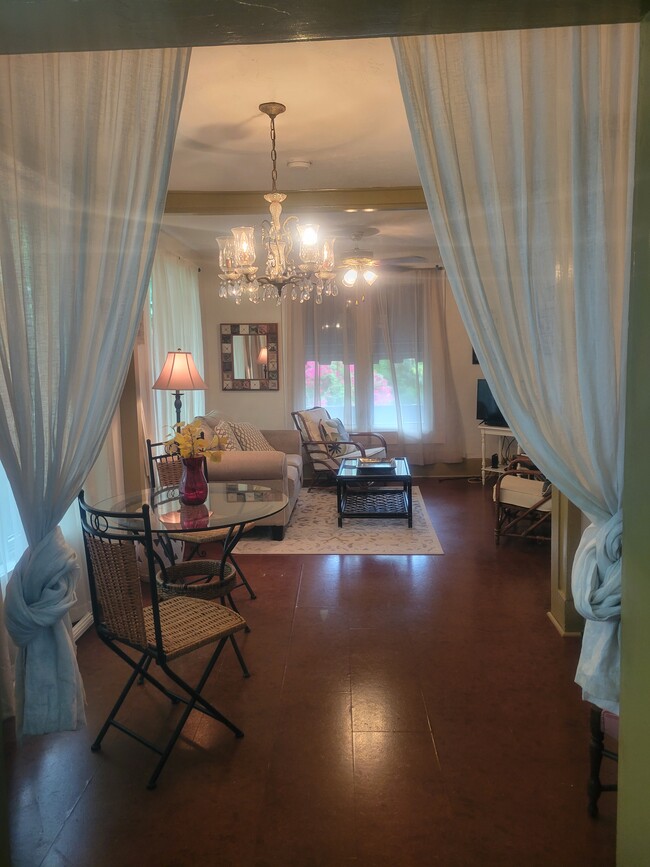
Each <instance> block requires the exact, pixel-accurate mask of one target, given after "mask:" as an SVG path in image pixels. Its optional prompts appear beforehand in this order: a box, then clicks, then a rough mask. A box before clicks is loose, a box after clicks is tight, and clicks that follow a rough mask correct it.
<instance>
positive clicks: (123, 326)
mask: <svg viewBox="0 0 650 867" xmlns="http://www.w3.org/2000/svg"><path fill="white" fill-rule="evenodd" d="M188 63H189V50H185V49H183V50H176V49H166V50H155V51H125V52H93V53H84V54H56V55H29V56H18V55H17V56H5V57H0V368H1V375H0V456H1V458H2V463H3V464H4V467H5V470H6V472H7V476H8V478H9V479H10V481H11V485H12V489H13V492H14V495H15V498H16V502H17V504H18V508H19V511H20V515H21V518H22V522H23V526H24V528H25V532H26V535H27V541H28V545H29V547H28V548H27V550H26V551H25V553H24V554H23V556H22V557H21V559H20V560H19V562H18V563H17V564H16V566H15V568H14V571H13V574H12V577H11V580H10V582H9V585H8V588H7V596H6V600H5V618H6V622H7V628H8V629H9V632H10V634H11V637H12V638H13V640H14V642H15V643H16V644H17V645H18V647H19V655H18V659H17V662H16V726H17V731H18V734H19V736H20V735H23V734H41V733H44V732H48V731H56V730H61V729H73V728H76V727H77V726H79V725H80V724H81V723H82V722H83V720H84V711H83V687H82V683H81V678H80V676H79V671H78V667H77V663H76V658H75V650H74V645H73V643H72V640H71V628H70V617H69V610H70V607H71V606H72V604H73V603H74V589H75V583H76V578H77V573H78V565H77V562H76V556H75V554H74V551H73V550H72V549H71V548H70V546H69V545H67V544H66V543H65V541H64V539H63V536H62V533H61V530H60V529H59V527H58V526H57V525H58V523H59V521H60V520H61V518H62V517H63V515H64V514H65V512H66V510H67V509H68V507H69V505H70V503H71V502H72V500H73V499H74V497H75V496H76V494H77V492H78V490H79V488H80V487H81V484H82V482H83V481H84V479H85V478H86V476H87V475H88V472H89V470H90V468H91V466H92V464H93V463H94V461H95V459H96V458H97V455H98V453H99V451H100V447H101V445H102V442H103V440H104V438H105V437H106V433H107V431H108V427H109V424H110V421H111V419H112V417H113V414H114V412H115V408H116V405H117V402H118V399H119V396H120V393H121V389H122V385H123V383H124V379H125V376H126V372H127V369H128V364H129V360H130V357H131V351H132V348H133V343H134V339H135V334H136V330H137V325H138V322H139V319H140V314H141V311H142V304H143V301H144V297H145V294H146V287H147V285H148V280H149V273H150V269H151V263H152V260H153V252H154V248H155V243H156V238H157V233H158V228H159V225H160V217H161V215H162V210H163V207H164V198H165V193H166V186H167V179H168V174H169V163H170V159H171V152H172V148H173V142H174V137H175V132H176V126H177V122H178V115H179V111H180V104H181V101H182V95H183V89H184V85H185V79H186V75H187V66H188Z"/></svg>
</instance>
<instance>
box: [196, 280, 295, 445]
mask: <svg viewBox="0 0 650 867" xmlns="http://www.w3.org/2000/svg"><path fill="white" fill-rule="evenodd" d="M218 270H219V269H218V268H217V266H216V265H212V264H210V265H202V266H201V273H200V274H199V290H200V294H201V315H202V317H203V354H204V360H205V372H206V379H205V381H206V382H207V384H208V390H207V391H206V393H205V408H206V411H207V412H209V411H210V410H219V412H221V413H223V415H225V416H227V417H228V418H232V419H236V420H237V421H248V422H251V423H252V424H255V425H257V427H260V428H265V429H268V430H273V429H276V428H279V429H280V428H292V427H293V422H292V420H291V416H290V414H289V413H290V411H291V409H293V407H289V406H288V395H287V388H286V384H285V380H284V375H285V371H286V363H285V354H286V351H287V347H286V346H285V341H284V334H283V327H282V307H280V306H279V305H278V304H276V303H275V302H271V301H266V302H260V303H259V304H251V303H250V301H242V303H241V304H235V302H234V301H231V300H230V299H224V298H219V277H218ZM244 322H278V323H279V329H278V331H279V334H278V337H279V341H280V388H279V390H278V391H277V392H273V391H254V392H250V391H223V390H222V388H221V358H220V338H219V334H220V326H221V324H222V323H231V324H232V323H244Z"/></svg>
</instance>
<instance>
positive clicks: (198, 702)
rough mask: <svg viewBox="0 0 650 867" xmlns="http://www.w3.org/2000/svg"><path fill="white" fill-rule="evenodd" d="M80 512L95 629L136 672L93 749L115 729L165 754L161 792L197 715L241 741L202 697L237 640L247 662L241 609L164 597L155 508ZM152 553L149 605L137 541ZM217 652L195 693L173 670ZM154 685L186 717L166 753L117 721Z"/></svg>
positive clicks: (82, 502) (153, 781)
mask: <svg viewBox="0 0 650 867" xmlns="http://www.w3.org/2000/svg"><path fill="white" fill-rule="evenodd" d="M79 510H80V513H81V526H82V531H83V537H84V547H85V551H86V560H87V564H88V579H89V584H90V596H91V601H92V610H93V619H94V625H95V629H96V630H97V634H98V635H99V637H100V639H101V640H102V641H103V642H104V644H106V645H107V647H109V648H110V650H112V651H113V652H114V653H115V654H116V655H117V656H118V657H119V658H120V659H122V660H123V661H124V662H125V663H126V664H127V665H128V666H129V668H131V670H132V671H131V674H130V676H129V678H128V680H127V682H126V684H125V686H124V688H123V690H122V692H121V693H120V695H119V697H118V699H117V701H116V702H115V704H114V706H113V708H112V710H111V712H110V713H109V715H108V717H107V718H106V720H105V722H104V724H103V726H102V728H101V730H100V731H99V734H98V735H97V737H96V738H95V741H94V743H93V744H92V747H91V749H92V750H93V751H97V750H99V749H100V748H101V744H102V740H103V738H104V735H105V734H106V732H107V731H108V729H109V728H110V727H111V726H113V727H115V728H117V729H119V730H120V731H122V732H124V733H125V734H127V735H129V736H130V737H132V738H134V739H135V740H137V741H138V742H139V743H141V744H143V745H144V746H146V747H148V748H149V749H151V750H152V751H153V752H155V753H157V754H158V755H159V757H160V758H159V759H158V762H157V764H156V766H155V768H154V770H153V773H152V774H151V776H150V778H149V781H148V783H147V788H149V789H153V788H154V787H155V786H156V782H157V780H158V776H159V775H160V772H161V771H162V769H163V767H164V765H165V763H166V761H167V759H168V758H169V756H170V754H171V751H172V749H173V747H174V744H175V743H176V741H177V740H178V737H179V735H180V733H181V731H182V730H183V727H184V725H185V723H186V721H187V719H188V717H189V715H190V713H191V712H192V710H198V711H201V713H204V714H206V715H207V716H210V717H212V718H213V719H215V720H218V721H219V722H220V723H222V724H223V725H225V726H226V727H227V728H229V729H230V730H231V731H232V732H233V733H234V734H235V736H236V737H242V736H243V732H242V731H241V730H240V729H239V728H238V727H237V726H236V725H235V724H234V723H233V722H231V721H230V720H229V719H228V718H227V717H225V716H224V715H223V714H222V713H221V712H220V711H218V710H217V709H216V707H214V705H212V704H211V703H210V702H208V701H207V699H205V698H204V697H203V695H202V690H203V687H204V685H205V683H206V681H207V680H208V677H209V676H210V673H211V672H212V669H213V668H214V665H215V663H216V661H217V659H218V658H219V656H220V655H221V652H222V650H223V648H224V647H225V645H226V643H227V642H231V643H232V645H233V647H235V649H236V653H237V656H238V658H239V660H240V663H241V662H242V660H241V654H240V653H239V650H238V648H237V642H236V639H235V634H236V633H237V632H240V631H241V630H243V629H244V627H245V626H246V621H245V620H244V619H243V617H241V616H240V615H239V614H238V613H237V612H236V611H233V610H232V609H231V608H226V607H225V606H224V605H220V604H219V603H217V602H216V601H208V600H207V599H202V598H197V596H196V594H195V595H194V596H193V597H192V596H190V595H188V594H182V595H171V596H168V597H165V598H161V596H160V595H159V585H158V582H157V580H156V572H155V563H156V560H155V558H156V555H155V553H154V548H153V544H152V537H151V524H150V520H149V507H148V506H147V505H144V506H143V507H142V510H141V511H138V512H134V513H130V514H123V513H115V512H105V511H100V510H99V509H94V508H92V507H90V506H89V505H88V504H87V503H86V502H85V500H84V494H83V491H82V492H81V494H80V495H79ZM136 542H139V543H140V544H142V545H143V546H144V548H145V551H146V556H147V562H148V567H149V569H148V572H149V575H148V577H149V592H150V594H151V602H150V604H148V605H147V604H145V601H144V599H143V591H142V582H141V578H140V574H139V572H138V567H137V562H136V554H135V543H136ZM210 645H213V646H214V650H213V651H212V653H211V655H210V657H209V659H208V661H207V663H206V665H205V667H204V669H203V673H202V674H201V677H200V678H199V680H198V685H197V686H196V687H192V686H190V684H188V683H187V682H186V681H185V680H184V679H183V678H182V677H181V676H180V675H179V674H178V673H177V672H176V671H175V670H174V669H173V668H172V667H171V664H170V663H171V662H173V661H174V660H176V659H179V658H180V657H182V656H185V655H187V654H189V653H191V652H193V651H195V650H198V649H200V648H203V647H206V646H210ZM152 663H154V664H155V665H157V666H159V667H160V669H161V670H162V671H163V672H164V673H165V674H166V675H167V677H168V678H169V679H170V680H171V681H172V683H173V685H174V686H173V689H175V690H176V691H172V689H169V688H168V687H167V685H165V684H163V683H162V682H161V681H160V680H158V678H157V677H155V676H154V675H153V674H152V673H151V664H152ZM138 680H140V681H144V682H146V683H148V684H151V685H152V686H154V687H155V688H156V689H157V690H159V691H160V692H161V693H162V694H163V695H164V696H166V697H167V698H168V699H169V700H170V701H171V702H172V703H173V704H176V703H178V702H182V703H183V704H184V705H185V709H184V710H183V713H182V714H181V715H180V719H179V720H178V723H177V725H176V727H175V728H174V730H173V732H172V733H171V735H170V736H169V738H168V739H167V742H166V743H165V744H164V746H162V747H158V746H156V744H154V743H153V742H151V741H149V740H148V739H146V738H145V737H143V736H142V735H140V734H139V733H138V732H136V731H133V730H132V729H130V728H127V726H125V725H124V724H123V723H122V722H120V721H118V720H117V715H118V713H119V711H120V709H121V707H122V705H123V703H124V701H125V699H126V698H127V696H128V694H129V692H130V690H131V688H132V686H133V685H134V684H135V683H136V681H138Z"/></svg>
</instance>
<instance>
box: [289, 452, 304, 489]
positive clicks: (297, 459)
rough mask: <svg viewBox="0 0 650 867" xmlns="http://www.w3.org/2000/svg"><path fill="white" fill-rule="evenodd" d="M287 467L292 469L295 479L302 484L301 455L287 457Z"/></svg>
mask: <svg viewBox="0 0 650 867" xmlns="http://www.w3.org/2000/svg"><path fill="white" fill-rule="evenodd" d="M287 466H288V467H294V469H295V470H296V473H297V478H298V480H299V481H300V484H302V455H287Z"/></svg>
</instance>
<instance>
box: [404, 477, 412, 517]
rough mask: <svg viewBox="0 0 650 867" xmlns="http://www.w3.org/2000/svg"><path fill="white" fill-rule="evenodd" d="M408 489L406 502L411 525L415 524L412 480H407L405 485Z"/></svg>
mask: <svg viewBox="0 0 650 867" xmlns="http://www.w3.org/2000/svg"><path fill="white" fill-rule="evenodd" d="M404 487H405V489H406V504H407V510H408V515H409V518H408V520H409V527H412V526H413V486H412V483H411V482H407V483H406V484H405V485H404Z"/></svg>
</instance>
